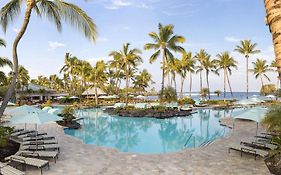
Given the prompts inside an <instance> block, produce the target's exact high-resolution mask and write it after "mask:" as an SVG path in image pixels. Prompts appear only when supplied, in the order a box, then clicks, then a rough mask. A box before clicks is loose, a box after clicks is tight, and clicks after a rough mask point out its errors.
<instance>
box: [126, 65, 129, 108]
mask: <svg viewBox="0 0 281 175" xmlns="http://www.w3.org/2000/svg"><path fill="white" fill-rule="evenodd" d="M125 71H126V106H127V105H128V95H129V89H128V88H129V73H128V65H127V64H126V65H125Z"/></svg>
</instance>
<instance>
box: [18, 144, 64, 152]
mask: <svg viewBox="0 0 281 175" xmlns="http://www.w3.org/2000/svg"><path fill="white" fill-rule="evenodd" d="M20 149H21V150H30V151H39V150H58V151H60V147H59V145H57V144H54V145H51V144H49V145H23V146H21V147H20Z"/></svg>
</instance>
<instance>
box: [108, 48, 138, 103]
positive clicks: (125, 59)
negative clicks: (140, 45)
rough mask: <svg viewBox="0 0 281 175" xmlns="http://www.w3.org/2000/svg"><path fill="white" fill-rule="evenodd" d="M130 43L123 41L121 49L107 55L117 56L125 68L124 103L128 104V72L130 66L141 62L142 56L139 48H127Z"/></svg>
mask: <svg viewBox="0 0 281 175" xmlns="http://www.w3.org/2000/svg"><path fill="white" fill-rule="evenodd" d="M129 46H130V44H129V43H125V44H124V45H123V48H122V50H120V51H112V52H110V54H109V56H113V57H118V58H119V59H120V61H121V64H122V66H121V67H124V69H125V71H124V72H125V77H126V105H128V95H129V91H128V90H129V73H130V70H131V67H136V66H137V65H138V64H139V63H140V62H142V58H141V57H140V54H141V53H142V52H141V51H140V50H139V49H137V48H134V49H132V50H130V49H129Z"/></svg>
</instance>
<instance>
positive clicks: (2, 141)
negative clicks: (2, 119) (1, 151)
mask: <svg viewBox="0 0 281 175" xmlns="http://www.w3.org/2000/svg"><path fill="white" fill-rule="evenodd" d="M12 132H13V128H11V127H5V126H0V148H3V147H5V146H6V145H7V143H8V140H9V137H10V135H11V133H12Z"/></svg>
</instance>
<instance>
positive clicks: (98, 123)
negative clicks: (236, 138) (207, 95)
mask: <svg viewBox="0 0 281 175" xmlns="http://www.w3.org/2000/svg"><path fill="white" fill-rule="evenodd" d="M226 113H228V112H227V111H215V110H210V109H206V110H198V113H196V114H193V115H191V116H187V117H181V118H171V119H164V120H161V119H153V118H122V117H116V116H109V115H108V114H105V113H103V112H102V110H101V109H87V110H79V111H76V115H78V116H79V117H83V118H84V120H81V121H79V122H80V123H81V124H82V125H83V127H82V128H81V129H79V130H71V129H66V130H65V133H66V134H69V135H72V136H75V137H77V138H80V139H81V140H83V142H84V143H86V144H93V145H98V146H107V147H112V148H116V149H118V150H120V151H123V152H138V153H166V152H173V151H178V150H181V149H183V148H193V147H198V146H200V145H202V144H204V143H206V142H209V141H211V140H214V139H216V138H218V137H222V136H223V135H224V134H225V133H227V131H228V129H225V128H223V127H221V126H220V125H219V122H218V120H219V119H220V118H222V117H224V116H226V115H227V114H226Z"/></svg>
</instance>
